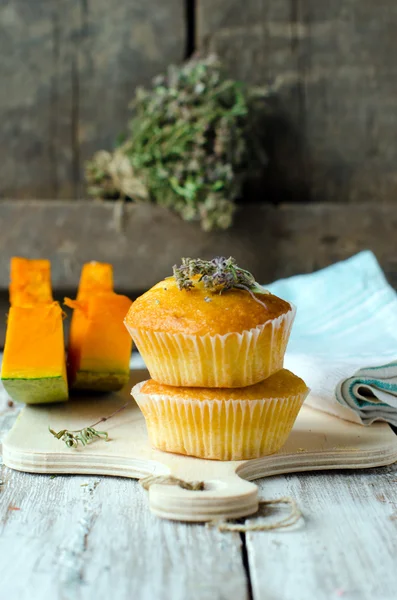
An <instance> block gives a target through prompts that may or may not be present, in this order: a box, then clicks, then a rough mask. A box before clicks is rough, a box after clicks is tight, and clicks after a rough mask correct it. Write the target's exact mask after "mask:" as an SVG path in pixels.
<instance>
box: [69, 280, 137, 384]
mask: <svg viewBox="0 0 397 600" xmlns="http://www.w3.org/2000/svg"><path fill="white" fill-rule="evenodd" d="M65 304H66V305H67V306H69V307H70V308H73V317H72V327H71V332H70V337H69V353H68V361H69V382H70V385H71V387H73V388H74V389H89V390H95V391H103V392H108V391H115V390H119V389H121V388H122V387H123V386H124V385H125V384H126V383H127V382H128V379H129V372H130V369H129V362H130V356H131V347H132V340H131V338H130V335H129V334H128V332H127V330H126V329H125V327H124V324H123V320H124V317H125V315H126V314H127V312H128V309H129V307H130V306H131V300H130V299H129V298H127V297H126V296H122V295H120V294H115V293H114V292H102V293H96V294H93V295H91V296H86V297H85V298H84V299H82V300H70V299H69V298H65Z"/></svg>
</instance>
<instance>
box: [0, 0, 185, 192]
mask: <svg viewBox="0 0 397 600" xmlns="http://www.w3.org/2000/svg"><path fill="white" fill-rule="evenodd" d="M184 4H185V3H184V2H183V1H181V0H167V1H166V2H164V0H145V1H142V0H117V2H112V1H110V0H54V1H52V2H51V1H49V0H7V1H6V2H0V57H1V59H0V123H1V126H0V197H11V198H77V197H79V196H81V195H82V194H83V185H82V170H83V163H84V160H86V159H87V158H88V157H90V156H91V155H92V153H93V152H94V151H95V150H98V149H100V148H109V149H111V148H112V146H113V144H114V142H115V137H116V135H117V134H118V133H119V132H122V131H123V130H124V128H125V124H126V121H127V116H128V103H129V100H130V99H131V98H132V97H133V94H134V90H135V87H136V85H137V84H142V83H147V82H148V81H149V80H150V78H151V77H152V76H154V75H156V74H158V73H159V72H161V71H163V70H164V68H165V67H166V65H167V64H169V63H170V62H175V61H177V62H179V61H181V60H182V59H183V57H184V51H185V5H184Z"/></svg>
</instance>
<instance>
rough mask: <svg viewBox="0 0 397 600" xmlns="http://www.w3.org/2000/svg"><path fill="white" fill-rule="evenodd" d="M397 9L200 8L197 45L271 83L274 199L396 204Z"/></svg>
mask: <svg viewBox="0 0 397 600" xmlns="http://www.w3.org/2000/svg"><path fill="white" fill-rule="evenodd" d="M396 25H397V5H396V3H395V2H394V0H381V1H380V3H378V4H374V3H373V2H372V1H371V0H335V1H333V2H326V1H324V0H323V1H318V0H247V2H245V3H244V10H241V3H240V2H238V1H236V0H234V1H228V0H215V1H212V0H198V27H199V31H198V39H199V40H200V44H201V47H202V48H205V49H209V50H212V51H215V52H217V53H218V54H219V56H220V57H221V58H222V59H223V60H224V62H225V65H226V67H227V68H228V70H229V72H230V73H231V74H232V75H233V76H235V77H237V78H239V79H242V80H244V81H247V82H249V83H254V84H260V85H264V84H267V83H269V82H273V81H275V82H276V88H277V90H278V92H279V97H278V101H277V102H276V103H275V105H274V116H273V118H272V119H270V120H269V123H268V132H267V135H268V138H269V140H268V147H269V153H270V165H269V167H270V169H269V173H268V175H267V179H266V181H265V182H264V187H263V190H262V191H263V195H264V196H266V197H268V198H272V199H275V200H282V199H283V198H285V197H286V196H287V197H289V198H290V199H301V198H306V199H307V198H312V199H314V200H316V201H317V200H318V201H324V200H326V201H342V202H344V201H349V202H362V201H365V200H371V201H375V198H376V200H377V201H379V202H382V201H391V202H395V201H396V198H397V196H396V190H397V177H396V172H395V168H394V164H395V161H396V158H397V144H396V143H395V136H394V134H393V131H394V129H395V125H396V113H395V97H396V95H397V72H396V69H395V63H394V58H393V57H394V56H395V52H396V38H395V35H394V31H395V27H396Z"/></svg>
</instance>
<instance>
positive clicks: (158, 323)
mask: <svg viewBox="0 0 397 600" xmlns="http://www.w3.org/2000/svg"><path fill="white" fill-rule="evenodd" d="M195 279H196V281H195V286H194V287H193V288H191V289H189V290H180V289H179V288H178V285H177V283H176V280H175V278H174V277H170V278H168V279H164V280H163V281H160V283H158V284H157V285H155V286H154V287H152V288H151V289H150V290H149V291H148V292H146V293H145V294H143V295H142V296H140V297H139V298H138V299H137V300H135V302H133V304H132V305H131V307H130V310H129V311H128V314H127V316H126V319H125V323H126V324H127V325H128V326H129V327H131V328H132V329H146V330H149V331H158V332H163V333H184V334H187V335H205V334H207V333H208V334H210V335H215V334H220V335H223V334H225V333H230V332H232V331H237V332H241V331H245V330H247V329H254V328H255V327H257V326H258V325H262V324H263V323H266V322H267V321H269V320H271V319H275V318H277V317H279V316H280V315H282V314H284V313H287V312H288V311H290V310H291V305H290V304H289V303H288V302H285V300H281V298H278V297H277V296H273V295H272V294H258V293H255V294H254V295H255V297H256V298H258V299H259V300H260V301H261V302H263V304H260V303H259V302H257V301H256V300H255V299H254V298H253V297H252V296H251V295H250V294H249V292H247V291H245V290H241V289H230V290H227V292H224V293H222V294H219V293H211V292H209V291H208V290H207V289H206V288H205V287H204V284H203V283H202V282H198V281H197V279H198V277H196V278H195Z"/></svg>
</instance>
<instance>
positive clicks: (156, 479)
mask: <svg viewBox="0 0 397 600" xmlns="http://www.w3.org/2000/svg"><path fill="white" fill-rule="evenodd" d="M139 483H140V484H141V486H142V487H143V489H145V490H146V491H148V490H149V488H150V486H152V485H155V484H160V485H178V486H179V487H180V488H182V489H183V490H190V491H191V492H202V491H203V490H204V481H184V480H183V479H178V477H174V476H173V475H148V476H147V477H143V479H140V480H139Z"/></svg>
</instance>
